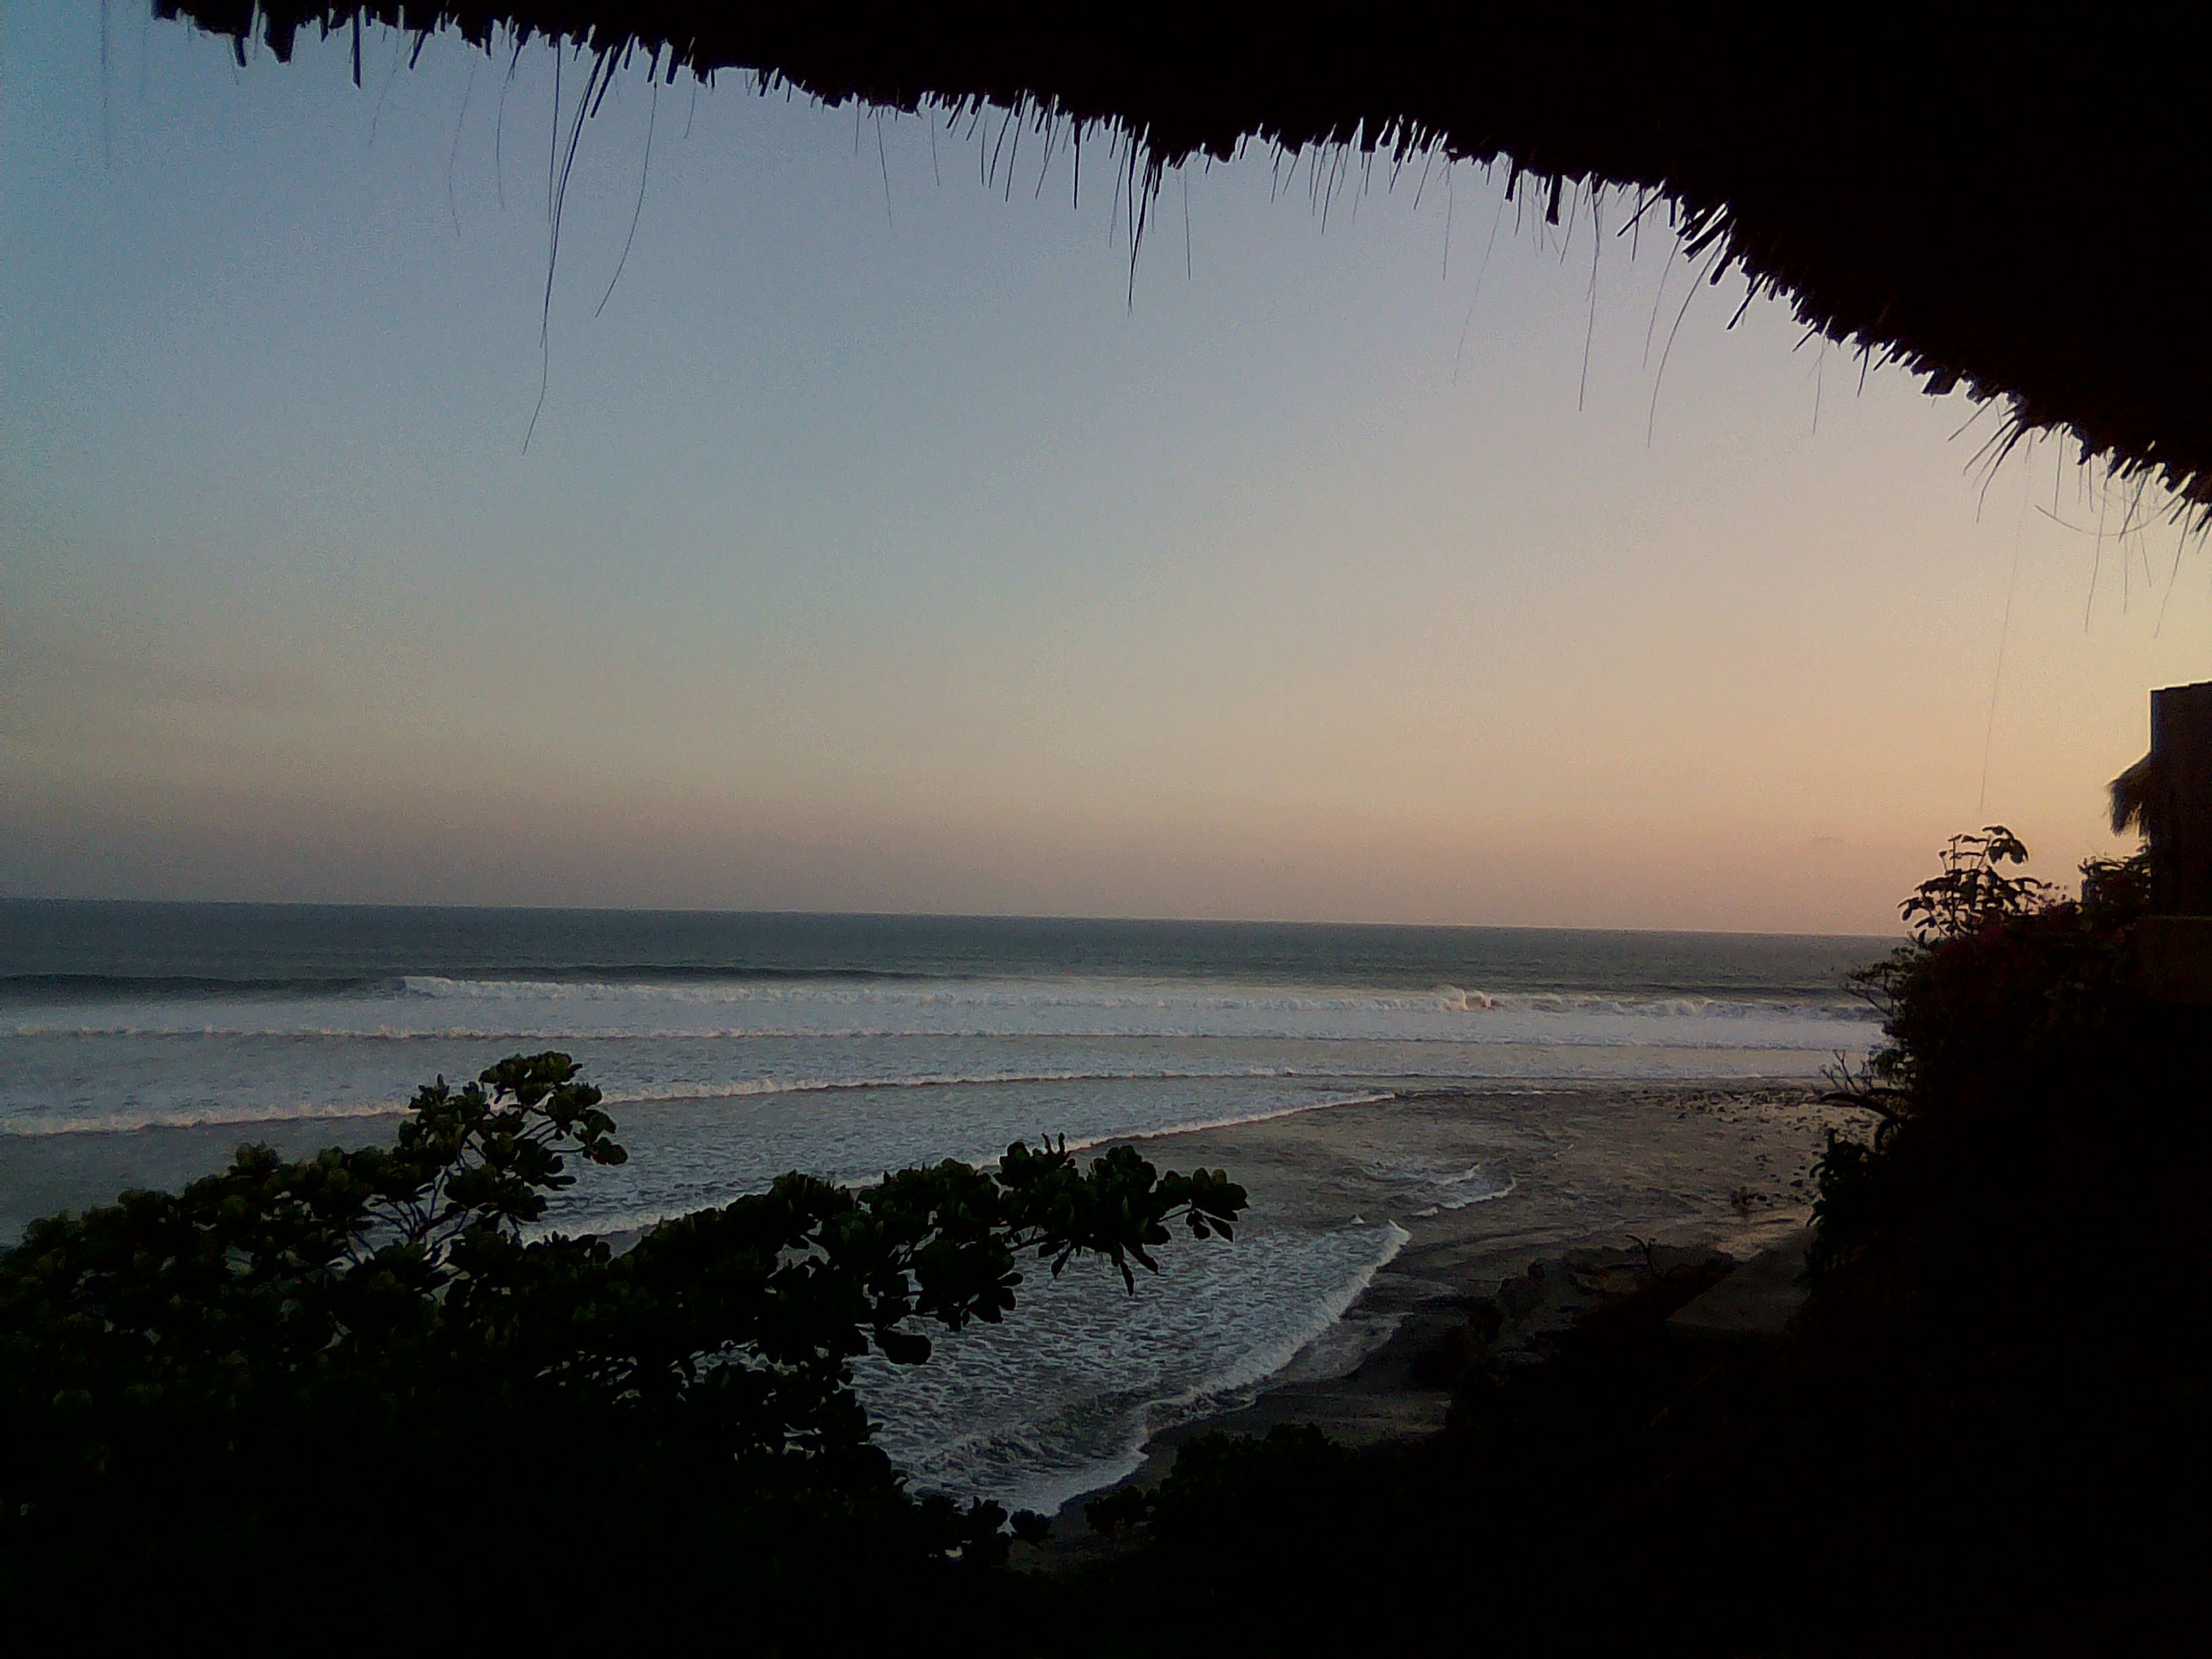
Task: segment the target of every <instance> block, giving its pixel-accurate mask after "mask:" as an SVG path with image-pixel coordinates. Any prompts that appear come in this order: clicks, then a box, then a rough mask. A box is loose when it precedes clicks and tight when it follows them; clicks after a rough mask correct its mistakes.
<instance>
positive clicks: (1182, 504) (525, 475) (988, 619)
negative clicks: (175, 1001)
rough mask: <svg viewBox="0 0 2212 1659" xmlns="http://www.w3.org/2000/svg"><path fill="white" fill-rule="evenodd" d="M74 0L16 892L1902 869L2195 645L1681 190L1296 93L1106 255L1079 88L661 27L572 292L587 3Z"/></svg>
mask: <svg viewBox="0 0 2212 1659" xmlns="http://www.w3.org/2000/svg"><path fill="white" fill-rule="evenodd" d="M100 18H101V9H100V6H99V5H98V4H97V3H96V0H76V3H72V4H51V5H50V4H43V3H42V4H36V5H33V4H26V3H17V0H7V3H5V5H4V7H0V40H4V43H5V52H6V57H5V60H4V64H0V75H4V82H5V95H4V99H0V422H4V425H0V780H4V782H0V892H5V893H8V894H12V895H20V896H80V897H158V898H190V899H265V900H318V901H344V902H352V901H364V902H407V903H482V904H574V905H619V906H652V907H662V906H665V907H672V908H760V909H785V910H792V909H796V910H815V909H820V910H868V911H878V910H890V911H928V912H939V913H989V914H997V913H1013V914H1032V915H1153V916H1188V917H1216V916H1218V917H1231V916H1234V917H1252V918H1274V919H1290V920H1316V921H1320V920H1343V921H1401V922H1420V923H1454V922H1465V923H1477V924H1488V925H1510V926H1544V927H1682V928H1713V929H1755V930H1762V931H1794V932H1862V933H1867V932H1884V931H1889V930H1891V929H1893V927H1895V925H1896V902H1897V900H1898V898H1899V896H1901V895H1902V893H1903V892H1904V891H1905V890H1906V889H1907V888H1908V887H1910V885H1911V884H1912V883H1913V882H1915V881H1917V880H1918V879H1919V878H1921V877H1922V876H1923V875H1925V874H1927V873H1929V871H1930V870H1931V868H1932V866H1933V857H1934V853H1935V849H1936V848H1937V847H1938V846H1939V845H1940V844H1941V843H1942V840H1943V839H1944V837H1946V836H1948V835H1950V834H1952V833H1954V832H1955V831H1958V830H1961V829H1971V828H1972V827H1974V826H1977V825H1979V824H1982V823H1995V822H2002V823H2008V824H2010V825H2011V826H2013V827H2014V828H2015V829H2018V830H2020V831H2021V833H2022V834H2023V835H2024V836H2026V837H2027V840H2028V841H2029V842H2030V844H2031V846H2033V848H2035V849H2036V851H2037V854H2038V858H2037V866H2038V867H2039V869H2041V870H2043V871H2044V872H2045V873H2047V874H2051V875H2053V876H2059V877H2063V876H2064V875H2066V874H2067V873H2069V872H2070V870H2071V868H2072V866H2074V864H2075V863H2076V862H2077V861H2078V860H2081V858H2083V857H2086V856H2089V855H2091V854H2100V853H2106V852H2110V851H2113V850H2117V849H2118V848H2119V847H2120V845H2121V844H2120V843H2119V842H2117V841H2115V840H2114V838H2113V837H2112V836H2111V835H2110V834H2109V832H2108V831H2107V829H2106V827H2105V824H2104V822H2103V816H2104V797H2103V785H2104V783H2105V781H2106V780H2108V779H2109V778H2111V777H2112V775H2114V774H2115V773H2117V772H2118V771H2119V770H2120V769H2122V768H2123V767H2124V766H2126V765H2127V764H2128V763H2130V762H2131V761H2133V760H2134V759H2135V758H2136V757H2137V756H2138V755H2139V754H2140V753H2141V752H2142V749H2143V747H2144V744H2145V743H2146V741H2147V732H2148V699H2147V693H2148V690H2150V689H2151V688H2152V687H2154V686H2157V685H2162V684H2175V683H2179V682H2185V681H2189V680H2193V679H2198V678H2205V677H2206V675H2207V673H2208V671H2212V665H2208V659H2212V561H2208V557H2207V555H2206V553H2205V552H2204V551H2203V550H2202V549H2201V548H2194V547H2190V546H2183V545H2180V544H2178V543H2177V540H2176V536H2175V532H2174V531H2173V529H2172V526H2169V525H2167V524H2166V523H2165V522H2164V521H2163V520H2156V523H2155V528H2154V530H2153V531H2152V532H2150V533H2149V534H2148V535H2144V534H2141V533H2136V534H2131V535H2130V536H2128V537H2127V538H2124V540H2123V538H2121V536H2120V535H2119V532H2120V531H2121V530H2122V528H2123V527H2124V526H2127V525H2128V524H2129V523H2130V510H2131V509H2130V501H2129V500H2128V499H2127V498H2126V497H2124V496H2120V495H2114V494H2112V492H2108V491H2104V490H2101V489H2100V487H2099V485H2098V481H2097V480H2096V478H2095V477H2093V476H2092V475H2089V474H2086V473H2085V472H2084V471H2082V469H2081V467H2079V466H2078V465H2076V464H2075V463H2076V459H2077V458H2076V457H2075V456H2074V455H2072V454H2070V453H2067V451H2066V450H2065V448H2064V447H2063V446H2062V445H2061V444H2059V443H2058V442H2057V441H2047V442H2045V443H2042V444H2039V445H2037V446H2034V447H2032V448H2031V447H2026V446H2024V447H2022V449H2021V450H2020V451H2018V452H2015V456H2014V458H2013V459H2011V460H2010V461H2008V463H2007V465H2005V466H2004V467H2003V468H2002V469H2001V470H2000V471H1997V472H1996V474H1995V475H1994V476H1990V475H1986V474H1985V473H1984V472H1982V471H1977V470H1974V469H1973V468H1972V462H1973V461H1974V459H1975V455H1976V453H1977V450H1978V448H1979V447H1980V445H1981V443H1982V441H1983V440H1984V438H1986V437H1987V436H1988V435H1989V434H1990V431H1991V430H1992V429H1993V428H1994V427H1995V425H1996V418H1997V411H1996V409H1995V408H1994V407H1993V406H1992V407H1986V408H1984V409H1983V410H1980V412H1979V414H1978V416H1977V410H1976V407H1975V406H1974V405H1973V404H1970V403H1968V402H1967V401H1966V398H1964V396H1963V395H1961V394H1954V395H1952V396H1949V397H1947V398H1928V397H1926V396H1925V395H1924V394H1923V393H1922V392H1920V391H1919V390H1918V389H1917V385H1916V383H1915V382H1914V381H1913V380H1911V377H1910V376H1909V375H1907V374H1905V373H1903V372H1902V371H1900V370H1897V369H1894V368H1889V369H1885V368H1874V369H1873V370H1872V371H1871V372H1869V373H1867V374H1865V375H1864V377H1863V380H1862V375H1861V366H1860V364H1859V363H1858V362H1857V360H1856V359H1852V358H1847V357H1846V356H1844V354H1843V353H1842V352H1841V351H1840V350H1838V349H1834V348H1825V349H1824V348H1822V347H1821V346H1820V343H1818V342H1814V341H1804V340H1802V336H1803V333H1804V331H1803V329H1802V327H1801V326H1800V325H1796V324H1795V323H1794V322H1793V321H1792V319H1791V318H1790V313H1789V311H1788V308H1787V306H1786V304H1784V303H1783V302H1780V301H1771V300H1757V301H1752V302H1751V303H1750V304H1749V305H1748V306H1742V301H1743V289H1742V285H1741V283H1740V282H1738V281H1735V280H1733V279H1728V280H1723V281H1722V282H1721V283H1718V284H1700V283H1698V282H1697V281H1696V279H1695V273H1694V272H1693V271H1692V270H1691V269H1690V267H1689V265H1688V264H1686V263H1685V262H1684V260H1683V259H1681V258H1679V257H1675V256H1674V254H1673V252H1672V242H1673V238H1672V236H1671V233H1669V232H1668V229H1667V228H1666V225H1665V222H1664V218H1663V209H1654V210H1651V211H1650V212H1649V213H1647V215H1646V216H1645V217H1644V220H1643V221H1642V222H1638V224H1637V226H1636V227H1635V229H1634V232H1633V235H1632V237H1631V236H1626V235H1622V234H1619V233H1620V230H1621V228H1623V226H1624V225H1625V223H1626V221H1627V219H1628V218H1629V216H1630V213H1631V210H1632V204H1627V203H1626V202H1624V201H1623V200H1622V199H1621V198H1620V197H1607V198H1605V199H1604V200H1603V201H1601V203H1600V204H1598V207H1597V210H1596V211H1597V227H1596V233H1595V234H1594V231H1593V226H1592V222H1591V211H1592V210H1591V207H1590V204H1589V203H1588V202H1587V201H1584V202H1583V203H1581V204H1577V209H1576V211H1575V213H1574V214H1573V215H1572V216H1571V217H1570V218H1569V219H1568V220H1567V222H1565V223H1563V224H1562V225H1560V226H1555V227H1548V228H1547V227H1544V226H1541V224H1539V223H1537V222H1535V218H1534V216H1533V215H1528V216H1523V215H1522V214H1521V213H1520V212H1519V211H1518V210H1517V208H1516V206H1515V205H1510V204H1505V203H1504V196H1503V186H1504V176H1503V174H1502V173H1500V174H1498V175H1496V176H1492V177H1486V176H1485V174H1484V173H1482V171H1481V170H1480V169H1479V168H1474V167H1468V166H1461V167H1455V168H1446V167H1443V166H1441V165H1437V166H1433V167H1428V168H1423V167H1421V166H1420V164H1419V162H1416V163H1415V164H1413V166H1411V167H1407V169H1405V170H1404V171H1403V172H1402V173H1399V174H1398V175H1397V176H1396V177H1395V179H1393V178H1392V177H1391V176H1390V173H1389V168H1388V167H1387V165H1384V164H1377V165H1376V167H1375V168H1374V169H1372V171H1371V173H1363V172H1362V171H1361V170H1360V169H1359V168H1358V167H1347V168H1345V169H1344V170H1343V173H1342V175H1341V177H1340V178H1339V177H1338V176H1337V175H1336V174H1335V173H1334V171H1333V169H1332V168H1331V167H1330V166H1329V165H1328V161H1327V160H1326V158H1322V162H1321V167H1320V173H1319V175H1318V180H1317V181H1316V174H1315V173H1314V171H1313V163H1314V161H1315V158H1312V157H1308V158H1304V159H1295V158H1294V159H1291V160H1284V159H1280V158H1277V157H1274V156H1273V155H1269V154H1267V153H1265V152H1259V151H1255V152H1253V153H1251V154H1248V155H1245V156H1243V158H1241V159H1239V160H1238V161H1235V162H1233V163H1229V164H1215V165H1212V166H1211V167H1192V168H1188V169H1186V170H1184V171H1182V172H1181V173H1170V175H1169V176H1168V178H1167V179H1166V180H1165V183H1164V189H1163V191H1162V193H1161V196H1160V197H1159V199H1158V202H1157V203H1156V204H1153V207H1152V214H1151V218H1150V221H1149V228H1148V233H1147V235H1146V240H1145V241H1144V243H1143V246H1141V249H1140V250H1139V256H1138V258H1136V260H1135V262H1134V264H1133V265H1132V260H1131V257H1130V252H1129V249H1128V239H1127V211H1126V207H1127V204H1126V203H1124V202H1122V201H1121V200H1120V199H1119V198H1118V192H1117V191H1115V188H1114V180H1113V174H1114V167H1113V166H1112V164H1111V163H1110V162H1109V161H1107V159H1106V158H1105V157H1104V156H1103V155H1102V154H1101V153H1100V152H1101V150H1102V149H1103V143H1101V142H1100V141H1099V140H1097V139H1096V138H1094V139H1093V140H1092V141H1091V142H1089V143H1086V145H1085V152H1084V155H1083V166H1082V173H1081V177H1080V179H1079V181H1078V180H1077V179H1076V178H1075V176H1074V172H1073V167H1072V165H1071V162H1072V158H1071V155H1070V154H1069V147H1068V145H1067V144H1066V142H1065V140H1064V138H1063V139H1062V141H1061V142H1060V143H1059V144H1058V145H1057V146H1056V148H1055V149H1054V150H1053V152H1052V153H1050V154H1047V153H1046V152H1045V151H1044V149H1042V145H1041V143H1040V141H1039V140H1038V139H1037V137H1036V135H1035V134H1034V133H1030V134H1027V135H1024V137H1022V138H1021V139H1020V140H1019V142H1018V144H1017V143H1015V141H1014V140H1013V139H1012V138H1011V137H1009V138H1008V139H1006V141H1005V146H1006V148H1002V147H1001V144H1000V139H999V135H998V130H997V125H996V124H995V123H989V124H986V125H983V126H981V128H979V129H977V130H975V131H973V132H972V133H971V132H970V131H969V128H968V127H967V126H965V125H962V126H959V127H957V128H951V127H948V125H946V123H945V120H944V119H943V118H935V119H931V118H922V117H904V118H896V117H886V118H884V119H882V120H881V121H878V119H877V118H875V117H874V116H873V115H872V114H866V113H861V114H859V115H857V117H856V112H854V110H853V109H851V108H847V109H844V110H832V109H823V108H820V107H817V106H811V105H810V104H808V103H807V102H805V101H804V100H793V99H789V98H787V97H786V96H784V95H783V94H775V95H772V96H769V97H763V96H760V95H758V94H757V93H756V92H755V91H754V89H753V88H751V87H750V84H745V83H740V82H738V81H736V80H727V81H725V82H723V83H722V84H720V85H719V86H717V87H714V88H705V89H702V90H699V91H697V92H696V94H695V92H694V90H693V88H692V87H691V85H690V82H688V81H686V82H682V83H680V84H678V85H677V86H675V87H662V88H659V90H658V92H654V91H653V90H652V89H651V88H649V86H648V84H647V81H646V79H645V77H644V76H643V73H642V70H639V71H638V72H635V73H632V74H629V75H627V76H618V77H617V80H616V82H615V83H614V85H613V87H612V88H611V91H610V92H609V94H608V95H607V97H606V100H605V103H604V105H603V106H601V107H600V109H599V112H598V113H597V114H596V115H595V116H593V117H592V118H591V119H589V120H588V121H586V123H585V124H584V125H583V127H582V128H581V130H580V131H581V137H580V140H579V143H578V145H577V149H576V151H575V158H574V165H573V168H572V169H571V170H570V171H569V173H568V185H567V189H566V192H565V196H564V197H563V206H562V213H561V216H560V236H559V245H558V257H557V259H555V260H553V261H552V264H551V269H552V272H553V281H552V285H551V294H550V305H549V304H548V303H547V272H548V265H549V245H550V215H549V211H548V194H549V172H550V163H552V162H553V161H555V160H556V153H557V147H556V144H555V143H554V142H553V140H554V134H555V132H556V128H555V127H554V125H553V123H554V110H555V96H556V84H555V83H556V74H555V67H554V55H553V54H552V53H551V52H550V50H548V49H545V48H543V47H536V48H532V49H531V50H527V51H526V52H523V53H522V55H521V57H520V59H519V60H517V62H516V64H515V67H514V70H513V75H512V76H511V77H509V76H507V62H506V59H505V58H504V57H502V58H501V59H499V60H498V61H497V62H494V61H493V60H490V59H487V58H483V57H482V56H480V55H478V54H477V53H474V52H471V51H470V50H469V49H468V48H466V47H465V46H464V45H463V44H461V43H460V42H459V41H458V40H440V41H434V42H432V43H431V44H430V45H429V46H428V47H427V48H426V49H425V50H424V51H423V52H422V57H421V59H420V61H419V63H418V64H416V65H415V66H414V67H413V68H412V69H411V70H410V69H408V68H407V67H405V66H404V62H403V49H402V47H401V46H400V44H399V43H398V40H396V39H395V38H394V37H392V36H389V35H386V36H383V37H381V38H379V37H376V36H371V37H370V38H369V40H368V50H367V51H366V52H365V54H364V64H365V73H364V76H363V85H362V88H360V89H358V90H356V88H354V86H353V85H352V83H351V76H350V54H349V50H348V49H347V48H346V47H345V46H344V45H343V43H342V42H339V41H333V42H331V43H328V44H327V45H325V44H320V43H317V42H315V41H313V40H312V39H303V40H301V44H300V49H299V52H298V54H297V56H296V57H295V61H294V62H293V63H292V64H289V65H281V64H276V63H275V62H274V61H272V60H270V58H268V57H267V56H266V54H265V53H264V54H258V55H257V56H256V57H255V58H254V59H253V61H252V62H251V63H250V64H248V66H247V67H246V68H245V69H243V70H240V69H238V68H236V67H235V66H234V64H233V62H232V60H231V58H230V55H229V47H228V43H227V42H221V41H216V40H209V39H206V38H205V37H203V36H200V35H197V34H196V33H192V32H191V31H189V30H187V29H185V28H184V27H180V26H178V25H174V24H167V23H149V21H146V20H145V18H144V16H143V14H138V13H135V12H133V11H132V10H131V9H130V8H129V7H127V6H117V7H115V8H114V9H113V12H112V22H111V24H110V26H109V27H108V29H107V31H106V46H105V53H104V56H105V63H104V64H103V35H102V28H101V21H100ZM561 73H562V80H561V82H560V85H559V87H558V88H557V90H558V92H559V94H560V96H561V98H562V100H565V101H564V103H563V105H562V108H563V110H564V112H566V116H567V117H570V118H572V117H573V111H574V101H575V97H576V94H577V90H578V88H579V87H580V83H581V81H582V78H583V75H582V71H581V70H580V68H578V67H577V66H576V65H575V64H574V62H573V60H572V61H571V62H570V63H569V64H568V67H567V68H565V69H564V70H562V72H561ZM1007 149H1011V151H1012V153H1011V154H1008V153H1006V150H1007ZM994 156H996V157H997V158H998V159H997V165H996V168H995V173H994V168H993V158H994ZM986 174H991V175H992V179H991V181H990V182H986V181H985V178H984V175H986ZM1333 179H1334V189H1333V190H1332V189H1329V188H1328V186H1329V185H1330V184H1331V183H1332V180H1333ZM633 225H634V226H635V229H634V234H633V229H632V228H633ZM2051 234H2053V235H2054V236H2058V235H2069V234H2084V235H2087V234H2095V231H2094V228H2093V227H2092V226H2089V225H2087V224H2073V223H2069V222H2065V221H2064V220H2063V219H2061V218H2057V217H2054V222H2053V225H2052V231H2051ZM625 249H626V250H627V252H625ZM1685 302H1686V309H1683V308H1682V307H1684V305H1685ZM1739 307H1742V308H1741V314H1740V315H1738V312H1739ZM1662 371H1663V372H1662ZM541 391H542V393H543V396H542V403H541ZM533 412H534V413H535V426H534V428H532V417H533ZM1960 428H1966V429H1965V430H1964V432H1963V433H1961V432H1960ZM526 440H527V441H526ZM2162 506H2163V504H2162V503H2160V502H2156V501H2151V500H2149V499H2148V498H2146V500H2145V501H2143V503H2142V506H2141V507H2137V508H2134V509H2133V512H2134V518H2133V520H2132V521H2133V522H2135V523H2141V522H2142V520H2145V519H2149V518H2151V517H2152V516H2153V515H2154V513H2157V512H2158V511H2160V510H2161V509H2162ZM2100 516H2101V519H2102V520H2103V531H2104V533H2102V534H2101V535H2100V534H2099V533H2098V526H2099V524H2100Z"/></svg>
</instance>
